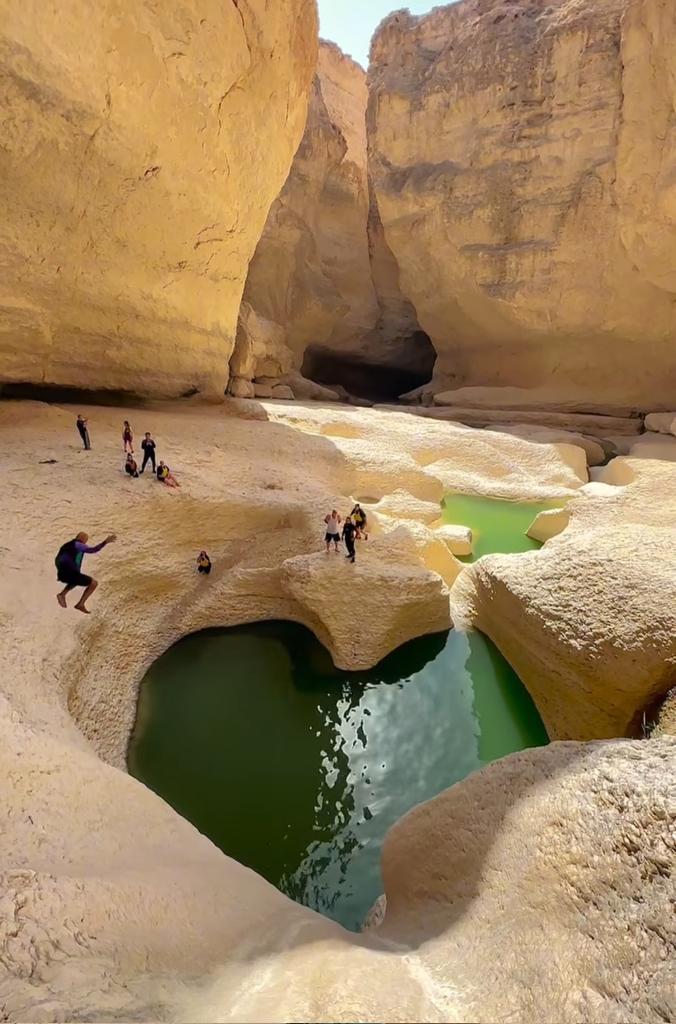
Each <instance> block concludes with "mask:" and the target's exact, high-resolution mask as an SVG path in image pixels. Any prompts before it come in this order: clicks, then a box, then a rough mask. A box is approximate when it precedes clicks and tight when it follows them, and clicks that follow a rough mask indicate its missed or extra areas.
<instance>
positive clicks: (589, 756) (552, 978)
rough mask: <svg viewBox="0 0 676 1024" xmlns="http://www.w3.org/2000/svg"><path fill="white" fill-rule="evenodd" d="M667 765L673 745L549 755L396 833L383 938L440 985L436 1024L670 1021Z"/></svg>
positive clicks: (465, 787)
mask: <svg viewBox="0 0 676 1024" xmlns="http://www.w3.org/2000/svg"><path fill="white" fill-rule="evenodd" d="M675 759H676V741H675V740H673V739H670V738H665V739H660V740H652V741H650V742H634V743H631V742H615V743H591V744H579V743H565V744H564V743H557V744H553V745H552V746H550V747H546V748H543V749H541V750H528V751H523V752H522V753H520V754H514V755H512V756H511V757H508V758H505V759H504V760H502V761H499V762H497V763H495V764H492V765H490V766H489V767H487V768H484V769H483V770H482V771H480V772H475V773H474V774H473V775H471V776H470V777H469V778H467V779H465V780H464V781H463V782H461V783H460V784H459V785H457V786H453V787H451V788H450V789H447V790H446V791H445V792H444V793H442V794H441V795H440V796H438V797H436V798H435V799H434V800H431V801H429V802H428V803H425V804H421V805H420V806H419V807H416V808H415V809H414V810H412V811H411V812H409V814H407V815H405V816H404V817H403V818H401V819H400V820H399V822H397V824H396V825H395V826H394V827H393V828H392V829H391V830H390V832H389V833H388V834H387V837H386V839H385V847H384V850H383V858H382V872H383V881H384V887H385V892H386V896H387V907H386V912H385V920H384V922H383V924H382V925H381V927H380V928H379V929H378V930H377V932H376V934H377V935H380V936H382V937H383V938H384V939H387V940H390V941H391V942H393V943H395V944H398V943H401V944H403V945H404V946H405V947H406V948H407V949H413V950H416V951H417V954H418V955H419V957H420V962H421V964H422V965H424V967H425V968H426V970H427V971H428V972H429V974H430V975H431V976H432V977H434V978H437V979H442V978H443V979H445V980H446V981H447V984H448V988H447V993H446V998H447V1002H446V1007H445V1011H446V1012H445V1015H443V1017H442V1019H443V1020H445V1021H449V1020H455V1021H503V1020H505V1019H508V1018H509V1019H511V1020H514V1021H520V1022H524V1024H537V1022H541V1021H571V1022H572V1021H584V1022H588V1024H591V1022H598V1021H612V1022H614V1024H620V1022H622V1021H630V1020H631V1021H642V1022H654V1024H657V1022H658V1021H664V1020H672V1019H674V1017H675V1016H676V985H675V984H674V981H675V980H676V978H675V971H674V950H675V948H676V929H675V925H674V917H673V906H672V902H673V877H672V871H673V864H674V859H675V857H676V846H675V844H674V835H675V832H674V826H675V825H676V800H675V790H674V780H673V771H674V762H675ZM646 901H647V902H646ZM395 948H397V946H396V945H395ZM470 951H471V952H470ZM456 955H457V956H459V958H460V961H461V963H462V964H463V967H464V970H465V971H467V972H468V974H469V975H470V976H471V977H472V983H471V986H470V991H469V992H468V991H466V990H464V986H463V981H462V980H461V978H460V977H457V976H456V975H454V973H453V971H452V969H450V968H451V965H452V964H453V963H454V962H455V956H456ZM458 998H461V999H462V1000H463V1002H462V1006H461V1007H459V1006H458V1005H457V1000H458Z"/></svg>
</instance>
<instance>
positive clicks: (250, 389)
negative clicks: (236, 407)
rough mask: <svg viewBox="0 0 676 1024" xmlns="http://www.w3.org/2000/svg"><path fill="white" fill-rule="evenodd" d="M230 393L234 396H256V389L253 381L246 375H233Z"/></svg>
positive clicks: (229, 387)
mask: <svg viewBox="0 0 676 1024" xmlns="http://www.w3.org/2000/svg"><path fill="white" fill-rule="evenodd" d="M228 394H230V395H232V396H233V398H254V397H255V394H256V391H255V388H254V385H253V384H252V382H251V381H250V380H248V379H247V378H246V377H231V378H230V382H229V384H228Z"/></svg>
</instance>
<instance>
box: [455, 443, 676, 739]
mask: <svg viewBox="0 0 676 1024" xmlns="http://www.w3.org/2000/svg"><path fill="white" fill-rule="evenodd" d="M605 475H606V477H607V480H606V481H600V482H601V483H605V484H606V486H605V487H604V493H603V494H602V495H598V496H597V495H596V494H595V493H592V492H591V491H590V490H587V493H586V494H585V497H584V499H582V500H577V501H575V502H572V503H571V505H570V506H569V509H568V511H569V514H570V521H569V523H568V526H567V527H566V529H565V530H564V531H563V532H562V533H560V534H559V535H558V536H556V537H554V538H553V539H552V540H550V541H549V543H547V544H546V545H545V546H544V547H543V548H542V549H541V550H540V551H537V552H530V553H528V554H524V555H518V556H513V555H509V556H505V555H490V556H488V557H486V558H482V559H481V560H480V561H479V562H478V563H476V564H475V565H473V566H470V567H468V569H467V570H466V572H465V573H463V576H462V577H461V579H460V580H459V581H458V584H457V585H456V588H454V592H453V594H454V600H460V599H461V597H463V595H464V602H465V607H466V606H467V605H469V606H470V607H472V608H473V611H474V615H473V618H472V621H473V622H474V623H475V624H476V625H478V626H479V628H480V629H482V630H483V631H484V632H486V633H488V635H489V636H490V637H491V638H492V639H493V640H494V642H495V643H496V644H497V645H498V647H499V648H500V650H501V651H502V653H503V654H504V655H505V657H506V658H507V659H508V661H509V662H510V664H511V665H512V666H513V667H514V669H515V670H516V672H517V673H518V675H519V676H520V678H521V679H522V680H523V682H524V683H525V685H526V686H527V687H528V689H529V690H530V692H531V694H532V696H533V699H534V700H535V703H536V704H537V706H538V709H539V711H540V714H541V715H542V718H543V721H544V723H545V725H546V727H547V730H548V732H549V735H550V737H551V738H552V739H595V738H606V737H613V736H622V735H628V736H635V735H639V734H640V731H641V723H642V720H643V715H644V713H645V712H646V711H647V710H648V709H649V708H651V707H652V706H654V704H655V702H656V701H657V700H659V699H660V697H661V696H663V695H664V694H665V693H666V691H667V690H668V689H669V688H670V686H672V685H673V681H674V672H675V671H676V602H675V601H674V580H675V579H676V474H674V471H673V467H672V464H671V463H668V462H662V461H658V460H650V459H615V460H614V461H613V462H612V463H611V464H610V466H608V467H606V468H605ZM612 482H615V483H616V484H617V485H618V486H615V487H609V486H608V484H609V483H612ZM456 591H457V592H456ZM472 591H473V592H472ZM454 614H455V611H454ZM470 617H471V616H470Z"/></svg>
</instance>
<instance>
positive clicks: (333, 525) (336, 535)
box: [324, 508, 342, 555]
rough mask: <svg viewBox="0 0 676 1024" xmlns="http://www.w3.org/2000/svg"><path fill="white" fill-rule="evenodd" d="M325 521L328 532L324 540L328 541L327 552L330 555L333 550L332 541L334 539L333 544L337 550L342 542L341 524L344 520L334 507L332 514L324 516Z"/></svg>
mask: <svg viewBox="0 0 676 1024" xmlns="http://www.w3.org/2000/svg"><path fill="white" fill-rule="evenodd" d="M324 522H325V523H326V534H325V535H324V540H325V541H326V553H327V555H328V553H329V551H330V550H331V541H333V546H334V547H335V549H336V551H337V550H338V545H339V544H340V524H341V522H342V520H341V518H340V516H339V515H338V513H337V512H336V510H335V508H334V510H333V512H332V513H331V515H328V516H324Z"/></svg>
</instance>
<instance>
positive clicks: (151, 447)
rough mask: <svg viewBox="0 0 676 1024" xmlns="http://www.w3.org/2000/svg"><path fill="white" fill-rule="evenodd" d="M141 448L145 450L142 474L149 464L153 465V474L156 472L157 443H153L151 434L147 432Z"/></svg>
mask: <svg viewBox="0 0 676 1024" xmlns="http://www.w3.org/2000/svg"><path fill="white" fill-rule="evenodd" d="M141 448H142V449H143V462H142V463H141V472H143V470H144V469H145V468H146V465H147V463H148V462H151V463H152V466H153V473H155V472H156V466H155V442H154V441H153V439H152V437H151V436H150V434H149V433H148V432H147V431H146V436H145V437H144V438H143V440H142V441H141Z"/></svg>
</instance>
